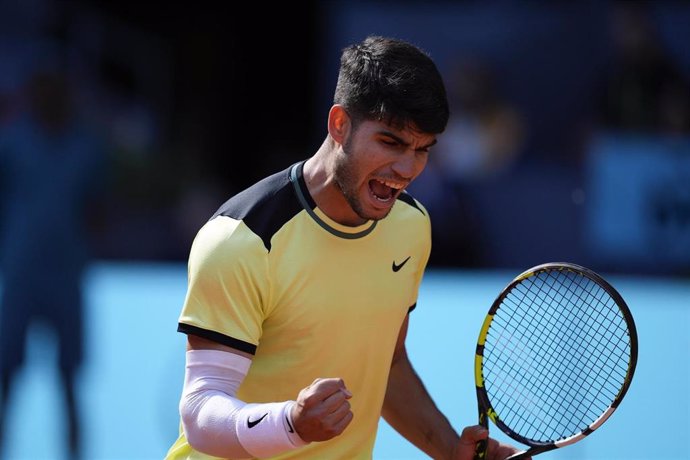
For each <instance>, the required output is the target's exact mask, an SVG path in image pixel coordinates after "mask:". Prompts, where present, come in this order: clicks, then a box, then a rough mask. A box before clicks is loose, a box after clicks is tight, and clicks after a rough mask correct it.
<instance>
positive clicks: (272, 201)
mask: <svg viewBox="0 0 690 460" xmlns="http://www.w3.org/2000/svg"><path fill="white" fill-rule="evenodd" d="M300 211H302V206H301V205H300V203H299V201H298V200H297V196H296V195H295V191H294V188H293V186H292V183H291V182H290V170H289V169H286V170H284V171H281V172H279V173H276V174H273V175H271V176H268V177H266V178H265V179H262V180H261V181H259V182H257V183H256V184H254V185H252V186H251V187H249V188H247V189H246V190H243V191H242V192H240V193H238V194H237V195H235V196H233V197H232V198H230V199H229V200H228V201H226V202H225V203H224V204H223V205H222V206H221V207H220V208H219V209H218V211H216V213H215V214H214V215H213V217H212V218H215V217H217V216H226V217H232V218H233V219H238V220H242V221H244V223H245V224H246V225H247V227H249V228H250V229H251V230H252V231H253V232H254V233H255V234H256V235H258V236H259V238H261V240H262V241H263V242H264V246H266V249H268V250H269V251H270V250H271V238H272V237H273V235H274V234H275V233H276V232H277V231H278V230H280V228H281V227H282V226H283V225H285V223H286V222H287V221H289V220H290V219H292V218H293V217H294V216H295V215H297V214H298V213H299V212H300Z"/></svg>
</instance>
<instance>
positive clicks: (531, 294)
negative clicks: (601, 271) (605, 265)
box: [475, 262, 637, 458]
mask: <svg viewBox="0 0 690 460" xmlns="http://www.w3.org/2000/svg"><path fill="white" fill-rule="evenodd" d="M636 365H637V330H636V327H635V323H634V320H633V316H632V314H631V312H630V309H629V308H628V305H627V304H626V302H625V301H624V300H623V297H622V296H621V295H620V294H619V293H618V291H616V289H614V288H613V286H612V285H611V284H609V283H608V282H607V281H606V280H605V279H604V278H602V277H601V276H600V275H598V274H597V273H595V272H594V271H592V270H590V269H588V268H586V267H583V266H580V265H577V264H573V263H569V262H550V263H545V264H541V265H537V266H535V267H532V268H530V269H529V270H526V271H524V272H523V273H521V274H520V275H518V276H517V277H515V279H513V280H512V281H511V282H510V283H509V284H508V285H507V286H506V287H505V288H504V289H503V290H502V291H501V293H500V294H499V295H498V296H497V298H496V299H495V301H494V302H493V304H492V306H491V308H490V309H489V312H488V314H487V316H486V318H485V320H484V323H483V325H482V328H481V331H480V334H479V339H478V341H477V349H476V354H475V385H476V389H477V402H478V406H479V411H480V416H479V422H480V424H482V425H484V426H488V420H487V418H488V419H491V421H492V422H493V423H494V424H495V425H496V426H497V427H498V428H499V429H501V431H503V432H504V433H505V434H507V435H508V436H510V437H511V438H512V439H514V440H516V441H517V442H520V443H522V444H525V445H527V446H529V447H530V449H529V451H528V452H527V453H528V454H530V455H534V454H536V453H541V452H545V451H547V450H552V449H555V448H559V447H563V446H565V445H569V444H572V443H574V442H577V441H579V440H581V439H583V438H584V437H585V436H588V435H589V434H591V433H592V432H593V431H594V430H596V429H597V428H598V427H600V426H601V425H602V424H603V423H604V422H605V421H606V420H607V419H608V418H609V417H610V416H611V414H612V413H613V412H614V411H615V410H616V408H617V407H618V405H619V404H620V402H621V401H622V400H623V398H624V396H625V394H626V393H627V391H628V388H629V387H630V383H631V382H632V378H633V375H634V372H635V368H636ZM485 454H486V452H485V444H482V445H478V448H477V453H476V455H475V458H484V456H485Z"/></svg>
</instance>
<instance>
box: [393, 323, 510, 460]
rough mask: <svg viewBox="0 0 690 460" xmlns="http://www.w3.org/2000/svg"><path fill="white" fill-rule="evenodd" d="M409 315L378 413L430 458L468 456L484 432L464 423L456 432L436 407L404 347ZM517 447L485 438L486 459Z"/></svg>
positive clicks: (469, 458) (456, 459)
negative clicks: (486, 445)
mask: <svg viewBox="0 0 690 460" xmlns="http://www.w3.org/2000/svg"><path fill="white" fill-rule="evenodd" d="M408 319H409V315H408V316H407V317H406V318H405V321H404V322H403V324H402V326H401V328H400V334H399V335H398V342H397V344H396V347H395V353H394V355H393V361H392V363H391V370H390V376H389V377H388V387H387V389H386V397H385V399H384V402H383V410H382V415H383V418H384V419H385V420H386V422H388V423H389V424H390V425H391V426H392V427H393V428H394V429H395V430H396V431H397V432H398V433H400V434H401V435H402V436H403V437H405V439H407V440H408V441H410V442H411V443H412V444H414V445H415V446H417V447H418V448H419V449H421V450H422V451H424V452H425V453H426V454H427V455H429V456H430V457H431V458H434V459H444V460H445V459H448V460H472V459H473V457H474V450H475V445H476V443H477V441H479V440H480V439H485V438H486V437H487V436H488V432H487V431H486V430H485V429H484V428H482V427H480V426H478V425H477V426H470V427H466V428H465V429H464V430H463V432H462V435H458V433H457V432H456V431H455V429H454V428H453V426H452V425H451V424H450V422H449V421H448V418H447V417H446V416H445V415H444V414H443V413H442V412H441V411H440V410H439V409H438V407H437V406H436V403H435V402H434V401H433V399H432V398H431V395H430V394H429V392H428V391H427V389H426V387H425V386H424V383H423V382H422V380H421V379H420V378H419V376H418V375H417V373H416V372H415V370H414V368H413V367H412V363H410V360H409V358H408V356H407V351H406V349H405V337H406V336H407V327H408ZM516 452H518V450H517V449H515V448H513V447H511V446H508V445H505V444H500V443H498V442H497V441H495V440H493V439H490V440H489V452H488V455H487V457H488V458H489V459H496V460H498V459H504V458H506V457H508V456H509V455H512V454H513V453H516Z"/></svg>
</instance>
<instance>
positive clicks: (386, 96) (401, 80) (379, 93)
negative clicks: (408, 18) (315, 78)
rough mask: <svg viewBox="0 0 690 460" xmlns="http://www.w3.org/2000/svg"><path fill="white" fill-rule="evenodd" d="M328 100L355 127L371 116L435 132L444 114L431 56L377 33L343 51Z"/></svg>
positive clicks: (443, 97) (446, 113) (438, 78)
mask: <svg viewBox="0 0 690 460" xmlns="http://www.w3.org/2000/svg"><path fill="white" fill-rule="evenodd" d="M333 102H334V104H339V105H342V106H343V107H344V108H345V110H347V113H348V115H349V116H350V118H351V120H352V123H353V124H354V125H355V126H356V125H357V124H358V123H359V122H361V121H363V120H376V121H383V122H385V123H387V124H390V125H392V126H396V127H398V128H406V127H413V128H414V129H417V130H419V131H421V132H425V133H429V134H439V133H441V132H443V131H444V130H445V128H446V124H447V122H448V116H449V109H448V100H447V96H446V90H445V86H444V83H443V79H442V77H441V75H440V73H439V71H438V69H437V67H436V65H435V64H434V62H433V61H432V60H431V58H430V57H429V56H428V55H427V54H426V53H425V52H424V51H422V50H421V49H419V48H418V47H416V46H414V45H412V44H410V43H408V42H405V41H402V40H398V39H393V38H385V37H377V36H371V37H368V38H367V39H366V40H364V41H363V42H362V43H360V44H356V45H351V46H349V47H347V48H345V49H344V50H343V54H342V56H341V59H340V73H339V75H338V83H337V86H336V90H335V97H334V100H333Z"/></svg>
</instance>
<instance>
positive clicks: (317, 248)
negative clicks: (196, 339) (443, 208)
mask: <svg viewBox="0 0 690 460" xmlns="http://www.w3.org/2000/svg"><path fill="white" fill-rule="evenodd" d="M302 166H303V162H300V163H298V164H296V165H293V166H292V167H290V168H287V169H286V170H284V171H282V172H279V173H277V174H274V175H272V176H270V177H268V178H266V179H264V180H262V181H260V182H258V183H257V184H256V185H254V186H252V187H250V188H249V189H247V190H245V191H244V192H241V193H240V194H238V195H236V196H235V197H233V198H231V199H230V200H229V201H227V202H226V203H225V204H224V205H223V206H222V207H221V208H220V209H219V210H218V212H217V213H216V214H215V215H214V216H213V217H212V218H211V219H210V220H209V221H208V222H207V223H206V224H205V225H204V226H203V227H202V228H201V229H200V231H199V233H198V234H197V236H196V238H195V240H194V242H193V244H192V248H191V252H190V257H189V267H188V278H189V285H188V291H187V295H186V298H185V301H184V306H183V308H182V312H181V315H180V317H179V326H178V330H179V331H180V332H183V333H186V334H195V335H198V336H202V337H205V338H208V339H211V340H214V341H216V342H219V343H222V344H225V345H228V346H231V347H233V348H236V349H239V350H243V351H245V352H248V353H251V354H253V355H254V357H253V361H252V365H251V368H250V369H249V373H248V374H247V377H246V379H245V380H244V382H243V383H242V385H241V386H240V388H239V390H238V394H237V397H238V398H239V399H240V400H242V401H245V402H252V403H262V402H276V401H285V400H289V399H292V400H294V399H296V398H297V394H298V393H299V391H300V390H301V389H302V388H304V387H306V386H308V385H310V384H311V383H312V381H313V380H314V379H316V378H319V377H322V378H326V377H340V378H342V379H343V380H344V382H345V385H346V386H347V388H348V389H349V390H350V391H351V392H352V394H353V397H352V399H351V400H350V403H351V405H352V412H353V414H354V418H353V420H352V422H351V423H350V425H349V426H348V427H347V428H346V429H345V431H344V432H343V433H342V434H341V435H340V436H337V437H335V438H333V439H331V440H328V441H324V442H313V443H311V444H309V445H307V446H305V447H302V448H299V449H296V450H293V451H290V452H287V453H285V454H284V455H280V456H278V457H276V458H280V459H297V458H298V459H320V460H323V459H348V460H352V459H370V458H371V456H372V450H373V446H374V441H375V438H376V433H377V428H378V423H379V419H380V416H381V407H382V404H383V399H384V395H385V391H386V383H387V380H388V373H389V370H390V364H391V358H392V355H393V350H394V348H395V343H396V339H397V337H398V332H399V330H400V326H401V324H402V322H403V320H404V318H405V316H406V315H407V313H408V311H409V310H410V309H411V308H413V307H414V306H415V305H416V301H417V292H418V288H419V285H420V282H421V279H422V275H423V272H424V268H425V266H426V264H427V261H428V258H429V254H430V250H431V226H430V221H429V218H428V215H427V212H426V210H425V209H424V208H423V207H422V205H420V204H419V203H418V202H417V201H416V200H414V199H413V198H412V197H411V196H410V195H408V194H407V193H403V194H402V195H401V196H400V197H399V198H398V200H397V201H396V203H395V205H394V206H393V208H392V210H391V212H390V214H389V215H388V217H386V218H385V219H383V220H380V221H370V222H367V223H365V224H364V225H361V226H358V227H347V226H343V225H340V224H338V223H337V222H334V221H333V220H331V219H329V218H328V217H327V216H326V215H325V214H324V213H323V212H321V210H320V209H318V208H317V207H316V205H315V203H314V201H313V199H312V198H311V196H310V195H309V192H308V191H307V187H306V184H305V182H304V179H303V177H302ZM166 458H167V459H168V460H173V459H175V460H178V459H210V458H213V457H209V456H207V455H203V454H201V453H199V452H196V451H195V450H194V449H192V448H191V447H190V446H189V444H187V442H186V439H185V436H184V433H183V431H182V429H181V428H180V436H179V438H178V439H177V441H176V442H175V444H174V445H173V446H172V447H171V448H170V451H169V452H168V455H167V457H166Z"/></svg>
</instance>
